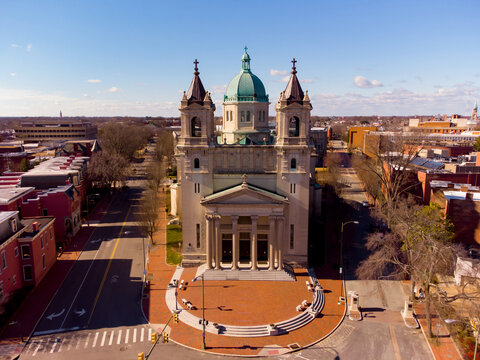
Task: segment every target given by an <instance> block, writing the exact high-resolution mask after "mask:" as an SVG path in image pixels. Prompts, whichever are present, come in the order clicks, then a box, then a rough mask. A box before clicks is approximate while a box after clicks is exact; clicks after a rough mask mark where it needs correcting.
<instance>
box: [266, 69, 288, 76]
mask: <svg viewBox="0 0 480 360" xmlns="http://www.w3.org/2000/svg"><path fill="white" fill-rule="evenodd" d="M287 74H288V71H287V70H275V69H270V75H271V76H285V75H287Z"/></svg>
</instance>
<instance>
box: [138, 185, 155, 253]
mask: <svg viewBox="0 0 480 360" xmlns="http://www.w3.org/2000/svg"><path fill="white" fill-rule="evenodd" d="M159 210H160V203H159V201H158V198H157V192H156V191H153V190H150V189H149V190H147V191H145V193H144V195H143V196H142V198H141V199H140V203H139V207H138V212H137V214H136V218H137V222H138V224H139V227H140V228H141V230H142V232H143V233H144V234H145V236H148V238H149V239H150V241H151V243H153V244H154V241H153V235H154V234H155V232H156V231H157V230H158V225H159V223H160V220H159Z"/></svg>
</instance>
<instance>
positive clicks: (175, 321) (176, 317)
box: [173, 313, 178, 324]
mask: <svg viewBox="0 0 480 360" xmlns="http://www.w3.org/2000/svg"><path fill="white" fill-rule="evenodd" d="M173 322H174V323H175V324H178V314H177V313H173Z"/></svg>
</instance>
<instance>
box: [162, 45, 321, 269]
mask: <svg viewBox="0 0 480 360" xmlns="http://www.w3.org/2000/svg"><path fill="white" fill-rule="evenodd" d="M292 63H293V67H292V72H291V75H290V79H289V81H288V83H287V86H286V88H285V90H284V91H282V92H281V94H280V98H279V100H278V102H277V104H276V105H275V111H276V119H275V129H273V128H272V129H271V128H270V126H269V104H270V102H269V97H268V94H267V93H266V91H265V87H264V85H263V83H262V81H261V80H260V79H259V78H258V77H257V76H256V75H254V74H253V73H252V69H251V58H250V56H249V54H248V53H247V49H246V48H245V53H244V54H243V56H242V58H241V70H240V72H239V73H238V74H237V75H236V76H235V77H234V78H233V79H232V80H231V81H230V83H229V85H228V87H227V90H226V93H225V95H224V97H223V104H222V105H223V118H222V123H221V126H218V125H216V124H215V118H214V112H215V104H214V103H213V102H212V99H211V97H210V93H209V92H208V91H205V89H204V87H203V84H202V81H201V80H200V76H199V74H200V73H199V71H198V66H197V65H198V62H197V61H196V60H195V62H194V64H195V71H194V76H193V80H192V82H191V84H190V88H189V89H188V91H187V92H184V94H183V98H182V100H181V103H180V107H179V110H180V116H181V132H180V134H179V136H178V138H177V146H176V155H175V156H176V160H177V168H178V170H177V171H178V184H177V191H176V196H175V198H172V200H173V201H175V202H176V206H177V211H178V213H179V215H180V217H181V222H182V228H183V266H198V265H201V264H205V266H206V269H207V270H209V271H215V270H246V271H252V270H265V271H267V270H270V271H278V270H282V269H284V266H285V265H286V264H289V265H301V266H306V264H307V253H308V223H309V215H310V213H311V207H312V202H313V183H314V181H313V179H314V173H315V168H314V164H315V154H314V146H313V144H312V139H311V137H310V113H311V110H312V106H311V104H310V99H309V97H308V91H306V92H304V91H303V90H302V87H301V86H300V82H299V80H298V78H297V70H296V66H295V64H296V60H295V59H293V61H292Z"/></svg>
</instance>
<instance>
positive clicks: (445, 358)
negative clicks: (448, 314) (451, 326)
mask: <svg viewBox="0 0 480 360" xmlns="http://www.w3.org/2000/svg"><path fill="white" fill-rule="evenodd" d="M414 308H415V313H416V314H417V319H418V322H419V323H420V326H421V328H422V332H423V335H424V336H425V341H426V342H427V344H428V346H429V347H430V350H431V352H432V354H433V357H434V358H435V359H436V360H452V359H460V360H461V359H462V357H461V356H460V354H459V353H458V351H457V346H456V344H455V343H454V340H453V339H452V337H451V336H450V333H449V331H448V328H447V326H446V325H445V324H444V323H443V321H442V320H441V319H440V318H439V317H438V315H437V314H436V311H435V309H433V308H432V309H431V312H432V332H433V334H434V338H433V339H429V338H428V334H427V333H428V330H427V319H426V318H425V304H423V303H416V304H415V305H414ZM437 335H438V336H437Z"/></svg>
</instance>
